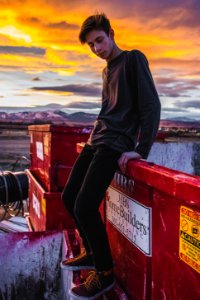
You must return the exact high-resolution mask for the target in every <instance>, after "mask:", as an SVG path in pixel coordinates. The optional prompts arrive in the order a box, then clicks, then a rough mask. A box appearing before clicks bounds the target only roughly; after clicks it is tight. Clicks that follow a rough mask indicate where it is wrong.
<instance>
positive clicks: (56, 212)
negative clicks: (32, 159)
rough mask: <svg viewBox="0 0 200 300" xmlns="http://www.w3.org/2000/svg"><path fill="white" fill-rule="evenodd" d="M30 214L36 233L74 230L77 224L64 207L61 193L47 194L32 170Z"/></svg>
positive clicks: (28, 172) (28, 173) (30, 177)
mask: <svg viewBox="0 0 200 300" xmlns="http://www.w3.org/2000/svg"><path fill="white" fill-rule="evenodd" d="M26 172H27V175H28V178H29V213H30V222H31V225H32V226H33V228H34V230H35V231H42V230H52V229H59V230H61V229H74V228H75V224H74V222H73V220H72V218H71V216H70V215H69V213H68V212H67V210H66V209H65V207H64V204H63V201H62V200H61V193H60V192H46V191H45V190H44V189H43V188H42V186H41V185H40V184H39V182H38V181H37V179H36V178H35V177H34V175H33V174H32V172H31V171H30V170H26Z"/></svg>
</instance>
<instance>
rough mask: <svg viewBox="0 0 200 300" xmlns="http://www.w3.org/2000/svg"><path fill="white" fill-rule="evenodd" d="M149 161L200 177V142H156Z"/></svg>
mask: <svg viewBox="0 0 200 300" xmlns="http://www.w3.org/2000/svg"><path fill="white" fill-rule="evenodd" d="M147 161H149V162H154V163H155V164H158V165H160V166H164V167H167V168H170V169H173V170H178V171H181V172H185V173H188V174H191V175H199V176H200V141H199V142H155V143H154V144H153V146H152V149H151V151H150V153H149V156H148V159H147Z"/></svg>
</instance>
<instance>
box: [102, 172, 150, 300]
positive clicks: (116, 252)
mask: <svg viewBox="0 0 200 300" xmlns="http://www.w3.org/2000/svg"><path fill="white" fill-rule="evenodd" d="M111 188H114V189H115V190H116V193H115V194H114V193H112V194H110V192H109V189H108V193H107V201H106V206H107V209H106V212H107V232H108V236H109V241H110V246H111V251H112V256H113V259H114V264H115V273H116V277H117V280H118V281H119V283H120V285H121V286H122V288H123V289H124V290H125V291H126V292H127V295H128V297H130V299H134V300H142V299H144V300H147V299H151V298H150V295H151V253H149V255H146V254H144V252H143V251H141V249H140V246H136V245H134V244H133V242H131V241H130V239H132V240H133V241H134V240H135V241H136V240H137V239H139V240H140V241H141V240H142V239H143V238H144V232H143V229H144V227H143V225H142V222H141V223H140V221H139V219H138V218H140V220H141V219H142V218H143V216H138V215H137V214H138V212H137V211H134V208H131V206H130V203H131V202H129V203H128V202H126V201H127V198H126V197H129V201H132V202H134V201H136V204H137V206H139V208H141V207H143V206H144V209H145V207H148V208H149V209H150V210H151V206H152V190H151V188H149V187H148V186H145V185H144V184H142V183H141V182H139V181H133V180H132V179H128V178H125V176H123V175H120V174H117V173H116V174H115V178H114V179H113V181H112V184H111ZM117 193H118V196H119V199H117V200H114V199H113V198H114V197H116V196H117ZM110 195H111V196H110ZM113 195H116V196H114V197H113ZM109 197H110V199H109ZM130 199H131V200H130ZM110 201H111V202H114V201H115V203H114V204H113V203H111V204H110ZM136 204H135V206H134V207H137V206H136ZM110 205H112V210H113V212H112V211H110V212H109V214H110V216H108V206H110ZM125 212H126V213H127V215H126V217H125ZM112 217H113V218H114V221H113V222H112V221H111V219H112ZM124 217H125V218H126V219H127V218H128V222H127V220H126V221H124V220H123V219H124ZM115 218H116V221H115ZM144 218H145V216H144ZM109 219H110V220H109ZM115 222H116V224H114V223H115ZM117 222H119V223H118V224H117ZM150 222H151V216H150ZM130 223H131V224H130ZM117 227H118V228H117ZM120 227H121V229H120ZM150 227H151V225H150ZM126 230H127V231H126ZM122 231H124V233H122ZM149 231H150V232H149V234H150V235H151V228H149ZM132 234H133V236H131V235H132ZM150 239H151V238H150V236H149V242H150ZM149 250H150V252H151V245H150V249H149Z"/></svg>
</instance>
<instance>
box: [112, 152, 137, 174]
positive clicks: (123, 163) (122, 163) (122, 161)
mask: <svg viewBox="0 0 200 300" xmlns="http://www.w3.org/2000/svg"><path fill="white" fill-rule="evenodd" d="M140 158H142V156H141V155H140V154H139V153H137V152H135V151H130V152H123V153H122V155H121V156H120V158H119V159H118V165H119V167H120V170H121V171H122V173H125V172H126V168H127V163H128V161H129V160H130V159H140Z"/></svg>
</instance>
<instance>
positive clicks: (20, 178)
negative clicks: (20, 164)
mask: <svg viewBox="0 0 200 300" xmlns="http://www.w3.org/2000/svg"><path fill="white" fill-rule="evenodd" d="M27 198H28V176H27V174H26V173H25V172H14V173H13V172H10V171H5V172H3V173H2V174H1V175H0V204H3V205H8V204H9V203H13V202H16V201H22V200H25V199H27Z"/></svg>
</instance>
